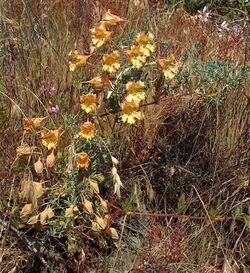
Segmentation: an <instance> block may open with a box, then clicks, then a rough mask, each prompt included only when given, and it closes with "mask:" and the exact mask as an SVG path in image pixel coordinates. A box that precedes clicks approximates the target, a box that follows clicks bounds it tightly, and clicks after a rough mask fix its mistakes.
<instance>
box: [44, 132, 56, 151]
mask: <svg viewBox="0 0 250 273" xmlns="http://www.w3.org/2000/svg"><path fill="white" fill-rule="evenodd" d="M41 138H42V144H43V145H44V146H45V147H47V148H48V149H49V150H50V149H55V148H56V147H57V145H58V141H59V130H50V131H48V132H42V133H41Z"/></svg>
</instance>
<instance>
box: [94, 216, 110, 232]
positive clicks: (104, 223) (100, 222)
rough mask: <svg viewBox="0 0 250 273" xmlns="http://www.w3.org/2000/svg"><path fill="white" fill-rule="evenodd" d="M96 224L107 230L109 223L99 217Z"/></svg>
mask: <svg viewBox="0 0 250 273" xmlns="http://www.w3.org/2000/svg"><path fill="white" fill-rule="evenodd" d="M95 222H96V223H97V224H98V225H99V226H100V228H101V229H105V227H106V226H107V221H106V220H105V219H103V218H102V217H99V216H97V215H96V220H95Z"/></svg>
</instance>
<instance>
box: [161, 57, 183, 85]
mask: <svg viewBox="0 0 250 273" xmlns="http://www.w3.org/2000/svg"><path fill="white" fill-rule="evenodd" d="M158 62H159V64H160V66H161V68H162V70H163V73H164V76H165V78H166V79H169V80H172V79H173V78H174V77H175V75H176V73H177V71H178V69H179V65H178V64H174V63H173V62H174V56H173V55H170V56H169V57H168V58H165V59H159V60H158Z"/></svg>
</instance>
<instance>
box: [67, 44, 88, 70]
mask: <svg viewBox="0 0 250 273" xmlns="http://www.w3.org/2000/svg"><path fill="white" fill-rule="evenodd" d="M89 57H90V55H80V54H79V53H78V51H77V50H76V49H75V50H71V51H70V52H69V70H70V71H72V72H73V71H75V70H76V69H77V68H79V67H81V66H83V65H85V64H86V63H87V60H88V58H89Z"/></svg>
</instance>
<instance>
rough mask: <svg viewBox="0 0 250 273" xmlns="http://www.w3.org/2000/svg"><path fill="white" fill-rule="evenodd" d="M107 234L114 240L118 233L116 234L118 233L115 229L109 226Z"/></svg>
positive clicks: (116, 238) (117, 237)
mask: <svg viewBox="0 0 250 273" xmlns="http://www.w3.org/2000/svg"><path fill="white" fill-rule="evenodd" d="M108 235H109V236H110V237H111V238H112V239H114V240H118V239H119V235H118V233H117V231H116V229H115V228H112V227H111V228H109V230H108Z"/></svg>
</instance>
